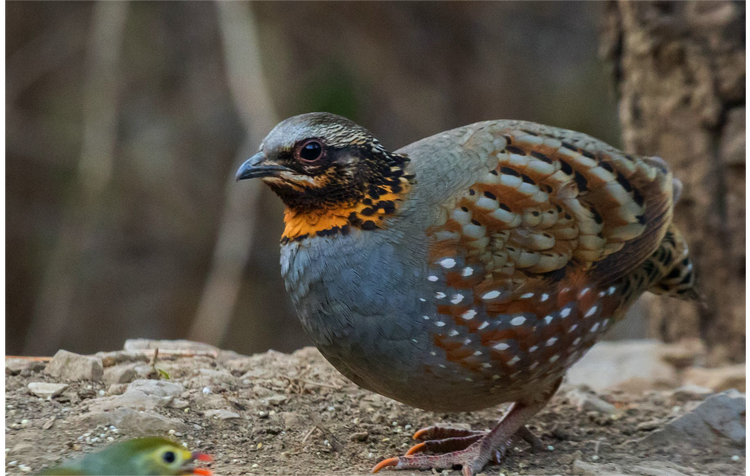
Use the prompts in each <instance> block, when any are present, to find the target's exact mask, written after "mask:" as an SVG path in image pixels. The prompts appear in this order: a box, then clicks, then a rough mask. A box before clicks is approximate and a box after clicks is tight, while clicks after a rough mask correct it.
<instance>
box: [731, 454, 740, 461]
mask: <svg viewBox="0 0 750 476" xmlns="http://www.w3.org/2000/svg"><path fill="white" fill-rule="evenodd" d="M739 460H740V457H739V455H734V456H732V461H739Z"/></svg>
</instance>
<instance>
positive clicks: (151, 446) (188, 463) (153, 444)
mask: <svg viewBox="0 0 750 476" xmlns="http://www.w3.org/2000/svg"><path fill="white" fill-rule="evenodd" d="M125 443H126V444H127V443H131V445H132V446H133V448H132V451H133V453H134V455H136V456H135V459H136V460H137V459H140V460H141V461H140V464H141V466H142V467H143V468H144V469H145V470H147V471H148V472H144V473H142V474H170V475H187V474H194V475H201V476H210V475H211V474H212V473H211V471H210V470H208V469H205V468H196V467H195V466H194V463H195V462H196V461H211V457H210V456H209V455H207V454H203V453H200V452H197V451H192V452H191V451H188V450H186V449H185V448H183V447H181V446H178V445H177V444H175V443H174V442H172V441H169V440H167V439H164V438H142V439H140V440H130V442H125ZM136 464H138V463H137V462H136ZM138 474H141V473H138Z"/></svg>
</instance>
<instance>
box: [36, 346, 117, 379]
mask: <svg viewBox="0 0 750 476" xmlns="http://www.w3.org/2000/svg"><path fill="white" fill-rule="evenodd" d="M44 373H46V374H48V375H51V376H53V377H56V378H59V379H63V380H95V381H98V380H101V379H102V377H103V376H104V367H103V366H102V360H101V359H100V358H99V357H92V356H90V355H80V354H74V353H73V352H68V351H67V350H58V351H57V353H56V354H55V356H54V357H53V358H52V360H51V361H50V363H49V364H48V365H47V367H46V368H45V369H44Z"/></svg>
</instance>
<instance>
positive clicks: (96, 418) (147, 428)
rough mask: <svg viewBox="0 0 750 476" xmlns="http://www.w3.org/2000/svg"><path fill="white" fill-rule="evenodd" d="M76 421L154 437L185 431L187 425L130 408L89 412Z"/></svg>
mask: <svg viewBox="0 0 750 476" xmlns="http://www.w3.org/2000/svg"><path fill="white" fill-rule="evenodd" d="M76 420H78V421H80V422H82V423H84V424H86V425H87V426H91V427H94V426H96V425H113V426H115V427H117V428H118V429H120V430H124V431H126V432H130V433H134V434H137V435H154V434H158V433H166V432H168V431H169V430H175V431H185V430H187V425H185V423H183V422H182V421H180V420H177V419H174V418H166V417H163V416H161V415H158V414H156V413H152V412H141V411H137V410H133V409H130V408H120V409H117V410H114V411H111V412H103V411H96V412H90V413H86V414H84V415H81V416H79V417H77V418H76Z"/></svg>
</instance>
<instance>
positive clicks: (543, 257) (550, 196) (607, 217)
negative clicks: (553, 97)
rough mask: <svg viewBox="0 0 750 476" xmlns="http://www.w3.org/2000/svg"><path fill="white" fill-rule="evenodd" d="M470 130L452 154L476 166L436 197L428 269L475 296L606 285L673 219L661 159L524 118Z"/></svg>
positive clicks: (648, 249)
mask: <svg viewBox="0 0 750 476" xmlns="http://www.w3.org/2000/svg"><path fill="white" fill-rule="evenodd" d="M469 127H471V126H469ZM469 131H470V132H471V133H470V134H466V133H464V134H463V136H464V137H465V138H466V139H465V140H463V141H462V149H461V150H460V151H459V154H455V152H454V154H453V157H454V159H455V161H456V162H461V161H462V160H471V161H472V162H473V163H477V164H480V167H479V169H480V170H478V171H477V173H475V174H474V177H478V179H472V182H473V183H471V184H470V185H469V186H468V187H463V188H461V189H460V190H459V191H458V193H453V194H452V195H451V196H450V197H449V198H448V199H446V200H443V201H442V203H441V205H440V208H441V213H440V215H439V217H438V218H437V220H436V222H435V223H434V224H433V225H432V226H431V227H430V228H429V229H428V234H429V235H430V236H431V237H432V241H431V243H432V245H431V247H430V263H431V270H434V271H435V272H436V273H443V274H444V275H445V276H446V278H447V280H448V281H449V282H452V283H454V284H455V285H457V286H458V287H459V288H469V287H471V288H472V289H473V291H474V296H475V299H478V298H477V297H476V296H481V295H486V294H488V293H490V295H493V293H494V292H499V293H502V294H503V295H504V296H505V297H506V300H514V299H517V298H518V297H519V296H521V295H524V294H528V293H530V292H536V291H539V290H542V289H549V288H550V286H551V285H552V284H554V283H569V282H573V281H576V282H584V281H585V282H589V283H596V284H598V285H601V286H607V285H609V284H610V283H612V282H614V281H616V280H618V279H620V278H622V277H623V276H625V275H627V273H629V272H630V271H632V270H633V269H635V268H637V267H638V266H639V265H640V264H641V263H642V262H643V261H644V260H645V259H647V258H648V257H649V256H650V255H651V254H652V253H653V252H654V251H656V249H657V248H658V247H659V244H660V242H661V240H662V238H663V237H664V234H665V233H666V229H667V227H668V225H669V223H670V222H671V216H672V190H673V182H672V176H671V172H670V171H669V169H668V168H667V167H666V164H665V163H664V161H663V160H661V159H659V158H647V157H635V156H631V155H627V154H624V153H623V152H621V151H619V150H617V149H615V148H613V147H611V146H608V145H606V144H604V143H602V142H600V141H597V140H596V139H593V138H591V137H589V136H587V135H585V134H581V133H576V132H572V131H567V130H564V129H557V128H552V127H545V126H541V125H537V124H533V123H524V122H512V123H509V122H506V121H495V122H488V123H480V124H478V125H476V127H475V128H474V129H473V130H472V129H469ZM436 137H437V136H436ZM462 166H465V165H462V164H460V163H458V164H457V167H462ZM417 180H419V176H418V177H417ZM459 265H460V266H459Z"/></svg>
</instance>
